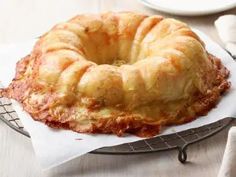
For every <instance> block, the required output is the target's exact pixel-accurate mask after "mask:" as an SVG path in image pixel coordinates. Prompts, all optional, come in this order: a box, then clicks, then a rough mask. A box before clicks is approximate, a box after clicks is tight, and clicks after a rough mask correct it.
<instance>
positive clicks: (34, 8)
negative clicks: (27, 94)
mask: <svg viewBox="0 0 236 177" xmlns="http://www.w3.org/2000/svg"><path fill="white" fill-rule="evenodd" d="M113 9H115V10H118V9H122V10H136V11H141V12H146V13H149V14H154V13H158V12H155V11H152V10H149V9H147V8H145V7H143V6H142V5H140V4H138V3H137V2H136V1H135V0H129V1H127V0H113V1H112V0H100V1H98V0H89V1H85V0H70V1H66V0H48V1H47V0H41V1H36V0H31V1H29V0H21V1H17V0H1V1H0V44H5V43H11V42H20V41H25V40H27V39H32V38H34V37H37V36H39V35H41V34H42V33H43V32H45V31H47V30H48V29H49V28H50V27H51V26H52V25H53V24H55V23H57V22H59V21H63V20H65V19H68V18H70V17H71V16H73V15H75V14H77V13H83V12H92V11H100V10H113ZM228 13H234V14H235V13H236V9H233V10H231V11H229V12H228ZM159 14H160V13H159ZM221 14H222V13H221ZM164 15H165V16H167V15H166V14H164ZM219 15H220V14H218V15H213V16H206V17H194V18H187V17H176V18H179V19H181V20H183V21H185V22H187V23H189V24H190V25H192V26H195V27H197V28H198V29H200V30H202V31H204V32H206V33H207V34H208V35H209V36H210V37H212V38H213V39H214V40H215V41H216V42H220V41H219V38H218V36H217V34H216V31H215V29H214V26H213V21H214V20H215V19H216V18H217V17H218V16H219ZM226 135H227V130H225V131H223V132H221V133H220V134H218V135H216V136H215V137H213V138H210V139H208V140H205V141H204V142H202V143H198V144H196V145H193V146H190V148H189V149H188V160H189V161H190V163H187V164H185V165H182V164H180V163H179V162H178V161H177V153H176V151H172V152H163V153H156V154H144V155H131V156H127V155H126V156H111V155H92V154H88V155H84V156H82V157H81V158H78V159H75V160H73V161H71V162H69V163H67V164H65V165H63V166H60V167H57V168H54V169H52V170H49V171H45V172H43V171H42V170H41V169H40V166H39V164H38V162H37V160H36V159H35V155H34V152H33V149H32V145H31V142H30V140H29V139H27V138H25V137H24V136H22V135H20V134H17V133H15V132H14V131H12V130H11V129H10V128H8V127H7V126H6V125H4V124H3V123H2V122H0V176H1V177H8V176H9V177H16V176H17V177H31V176H34V177H38V176H50V177H51V176H55V177H61V176H161V177H165V176H166V177H168V176H173V175H174V176H176V177H178V176H181V177H182V176H183V177H184V176H191V177H194V176H196V177H197V176H208V177H211V176H212V177H213V176H216V174H217V172H218V170H219V167H220V163H221V160H222V156H223V151H224V146H225V142H226V138H227V137H226Z"/></svg>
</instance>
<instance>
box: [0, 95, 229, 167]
mask: <svg viewBox="0 0 236 177" xmlns="http://www.w3.org/2000/svg"><path fill="white" fill-rule="evenodd" d="M0 119H1V120H2V121H3V122H4V123H6V124H7V125H8V126H9V127H11V128H12V129H14V130H15V131H17V132H19V133H21V134H23V135H25V136H27V137H30V135H29V133H28V132H27V131H26V130H25V129H24V126H23V125H22V123H21V122H20V119H19V117H18V116H17V114H16V112H15V110H14V109H13V108H12V106H11V102H10V100H8V99H6V98H3V97H0ZM232 121H233V118H225V119H222V120H220V121H217V122H215V123H212V124H209V125H205V126H202V127H199V128H193V129H189V130H186V131H182V132H179V133H173V134H170V135H162V136H158V137H155V138H150V139H146V140H140V141H137V142H133V143H126V144H122V145H118V146H112V147H103V148H100V149H97V150H95V151H92V152H91V153H94V154H114V155H115V154H138V153H151V152H159V151H167V150H173V149H176V150H178V159H179V161H180V162H181V163H184V162H186V160H187V147H188V146H189V145H191V144H194V143H196V142H199V141H202V140H204V139H206V138H209V137H211V136H213V135H215V134H216V133H218V132H220V131H221V130H222V129H223V128H225V127H226V126H228V125H229V124H230V123H231V122H232Z"/></svg>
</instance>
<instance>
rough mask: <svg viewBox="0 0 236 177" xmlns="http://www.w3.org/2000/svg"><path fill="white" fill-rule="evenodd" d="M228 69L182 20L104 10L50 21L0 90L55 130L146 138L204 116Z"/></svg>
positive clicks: (224, 83)
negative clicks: (49, 28) (47, 27)
mask: <svg viewBox="0 0 236 177" xmlns="http://www.w3.org/2000/svg"><path fill="white" fill-rule="evenodd" d="M228 75H229V72H228V70H227V69H226V68H225V67H224V66H223V65H222V64H221V62H220V60H219V59H217V58H216V57H214V56H213V55H211V54H209V53H208V52H207V51H206V49H205V47H204V43H203V42H202V41H201V39H200V38H199V37H198V36H197V35H196V34H195V33H194V32H193V31H192V30H191V29H190V28H189V27H188V26H187V25H186V24H185V23H182V22H180V21H178V20H175V19H171V18H163V17H161V16H157V15H153V16H147V15H143V14H138V13H134V12H116V13H113V12H108V13H102V14H97V15H92V14H85V15H78V16H76V17H74V18H72V19H71V20H69V21H67V22H64V23H60V24H58V25H56V26H54V27H53V28H52V29H51V30H50V31H49V32H47V33H46V34H44V35H43V36H41V37H40V38H39V40H38V41H37V43H36V44H35V46H34V48H33V50H32V52H31V54H29V55H28V56H26V57H25V58H23V59H22V60H20V61H19V62H18V63H17V67H16V75H15V78H14V79H13V81H12V82H11V84H10V85H9V86H8V87H7V88H5V89H2V90H1V93H0V94H1V95H3V96H5V97H8V98H12V99H15V100H17V101H18V102H20V103H21V104H22V106H23V108H24V110H25V111H27V112H28V113H29V114H30V115H31V116H32V118H33V119H35V120H38V121H42V122H44V123H46V124H47V125H49V126H51V127H54V128H65V129H71V130H73V131H76V132H83V133H114V134H117V135H118V136H121V135H123V134H124V133H131V134H135V135H138V136H141V137H151V136H154V135H156V134H158V133H159V131H160V128H161V127H163V126H167V125H173V124H181V123H185V122H189V121H191V120H193V119H195V118H196V117H197V116H200V115H204V114H206V113H207V112H208V111H209V110H210V109H211V108H213V107H214V106H215V105H216V103H217V101H218V100H219V98H220V97H221V95H222V93H224V92H225V91H226V90H227V89H228V88H229V87H230V83H229V82H228V81H227V77H228Z"/></svg>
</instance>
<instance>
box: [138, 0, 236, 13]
mask: <svg viewBox="0 0 236 177" xmlns="http://www.w3.org/2000/svg"><path fill="white" fill-rule="evenodd" d="M139 1H140V2H141V3H143V4H144V5H146V6H148V7H150V8H152V9H156V10H159V11H162V12H167V13H170V14H175V15H187V16H188V15H189V16H193V15H206V14H213V13H217V12H221V11H225V10H228V9H231V8H234V7H236V0H139Z"/></svg>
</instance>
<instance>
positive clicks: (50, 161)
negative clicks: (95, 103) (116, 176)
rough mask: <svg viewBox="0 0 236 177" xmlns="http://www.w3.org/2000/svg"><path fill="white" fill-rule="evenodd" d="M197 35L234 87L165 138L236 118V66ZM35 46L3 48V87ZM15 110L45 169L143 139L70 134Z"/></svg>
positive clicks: (0, 78)
mask: <svg viewBox="0 0 236 177" xmlns="http://www.w3.org/2000/svg"><path fill="white" fill-rule="evenodd" d="M196 32H197V33H198V34H199V36H200V37H201V39H202V40H203V41H204V42H205V43H206V47H207V50H208V51H209V52H210V53H212V54H214V55H216V56H217V57H219V58H221V59H222V61H223V63H224V65H225V66H226V67H227V68H228V69H229V70H230V72H231V75H230V81H231V83H232V87H231V89H230V91H229V92H228V94H227V95H225V96H224V97H223V98H222V99H221V101H220V102H219V104H218V105H217V107H216V108H215V109H212V110H211V111H210V112H209V113H208V115H207V116H203V117H201V118H198V119H197V120H195V121H193V122H190V123H187V124H183V125H180V126H172V127H169V128H167V129H165V130H164V131H163V132H162V134H169V133H173V132H179V131H182V130H187V129H190V128H194V127H199V126H202V125H205V124H209V123H212V122H215V121H217V120H220V119H222V118H225V117H236V91H235V88H236V62H235V61H234V60H233V59H232V58H231V57H230V56H229V55H228V54H227V52H225V51H224V49H222V48H221V47H220V46H219V45H217V44H216V43H214V42H213V41H212V40H211V39H209V38H208V37H207V36H206V35H205V34H203V33H202V32H200V31H198V30H196ZM34 43H35V40H32V41H29V42H24V43H18V44H10V45H7V46H0V81H1V82H2V84H3V85H4V86H7V85H8V84H9V83H10V82H11V80H12V78H13V77H14V74H15V64H16V62H17V61H18V60H19V59H20V58H22V57H24V56H26V55H27V54H29V53H30V51H31V50H32V47H33V45H34ZM13 106H14V109H15V110H16V112H17V113H18V116H19V118H20V120H21V121H22V123H23V125H24V127H25V128H26V129H27V131H28V132H29V133H30V136H31V141H32V144H33V147H34V150H35V153H36V156H37V158H38V159H39V161H40V164H41V166H42V168H44V169H49V168H51V167H54V166H57V165H60V164H62V163H64V162H66V161H69V160H71V159H73V158H76V157H78V156H81V155H83V154H85V153H87V152H90V151H92V150H95V149H97V148H100V147H104V146H113V145H118V144H122V143H127V142H133V141H137V140H140V139H141V138H139V137H136V136H133V135H128V136H124V137H117V136H116V135H102V134H96V135H88V134H81V133H75V132H72V131H69V130H54V129H51V128H49V127H47V126H46V125H44V124H43V123H40V122H37V121H34V120H33V119H32V118H31V117H30V116H29V115H28V114H27V113H26V112H24V111H23V110H22V108H21V106H20V105H19V104H18V103H16V102H15V101H13ZM78 139H81V140H78Z"/></svg>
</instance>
